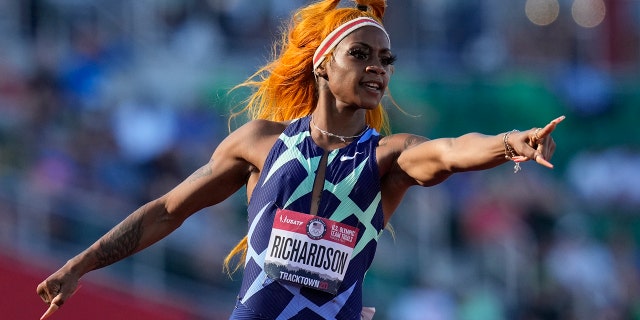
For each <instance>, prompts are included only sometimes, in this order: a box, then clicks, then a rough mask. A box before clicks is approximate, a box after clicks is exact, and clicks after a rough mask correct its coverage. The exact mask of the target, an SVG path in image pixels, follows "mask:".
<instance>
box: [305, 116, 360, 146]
mask: <svg viewBox="0 0 640 320" xmlns="http://www.w3.org/2000/svg"><path fill="white" fill-rule="evenodd" d="M310 123H311V127H312V128H313V129H315V130H317V131H318V132H320V134H322V135H323V136H326V137H327V138H334V139H338V140H340V141H341V142H347V141H351V140H354V139H357V138H359V137H360V136H362V134H363V133H364V132H365V131H367V129H369V126H368V125H366V124H365V125H364V127H362V126H361V127H360V129H359V131H357V133H355V134H345V135H342V134H338V133H334V132H331V131H329V130H325V129H323V128H322V127H320V126H318V124H316V122H315V119H314V117H313V115H312V116H311V121H310ZM325 123H326V122H325Z"/></svg>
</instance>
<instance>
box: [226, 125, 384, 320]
mask: <svg viewBox="0 0 640 320" xmlns="http://www.w3.org/2000/svg"><path fill="white" fill-rule="evenodd" d="M309 123H310V117H304V118H300V119H297V120H294V121H293V122H292V123H291V124H290V125H289V126H288V127H287V128H286V129H285V130H284V132H283V133H282V134H281V135H280V136H279V138H278V140H277V141H276V143H275V144H274V146H273V148H272V149H271V151H270V152H269V155H268V156H267V160H266V163H265V165H264V168H263V170H262V172H261V175H260V179H259V181H258V183H257V185H256V187H255V189H254V190H253V194H252V196H251V199H250V202H249V207H248V215H249V219H248V220H249V221H248V222H249V230H248V253H247V258H246V261H245V269H244V273H243V281H242V287H241V290H240V294H239V296H238V304H237V308H241V309H242V310H236V311H238V312H234V314H232V316H231V318H232V319H305V320H313V319H345V320H355V319H360V313H361V309H362V281H363V279H364V276H365V273H366V271H367V270H368V268H369V266H370V265H371V262H372V260H373V257H374V255H375V251H376V247H377V240H378V237H379V236H380V234H381V232H382V230H383V225H384V223H383V213H382V206H381V193H380V178H379V173H378V166H377V162H376V157H375V155H376V147H377V146H378V141H379V138H380V136H379V134H378V132H377V131H376V130H375V129H371V128H370V129H368V130H366V131H365V132H364V133H363V134H362V135H361V136H360V137H359V138H358V139H356V140H354V141H352V142H351V143H350V144H349V145H348V146H346V147H344V148H341V149H336V150H333V151H331V152H330V153H329V154H328V159H327V168H326V172H325V181H324V188H323V190H322V195H321V198H320V204H319V208H318V216H321V217H324V218H328V219H331V220H334V221H338V222H341V223H344V224H347V225H350V226H354V227H357V228H358V229H359V232H358V235H357V242H356V245H355V248H354V251H353V254H352V258H351V261H350V263H349V265H348V268H347V272H346V274H345V278H344V280H343V282H342V283H341V285H340V287H339V289H338V292H337V294H335V295H333V294H330V293H325V292H322V291H318V290H315V289H311V288H306V287H302V286H299V285H296V284H290V283H287V282H280V281H278V280H273V279H271V278H269V277H268V276H267V275H266V273H265V271H264V269H263V266H264V260H265V255H266V251H267V250H266V249H267V246H268V242H269V238H270V236H271V229H272V226H273V223H274V216H275V213H276V210H277V209H278V208H280V209H288V210H293V211H297V212H303V213H308V212H309V211H310V208H311V200H312V199H311V193H312V189H313V185H314V179H315V178H316V172H317V170H318V166H319V164H320V159H321V158H322V155H323V153H324V150H323V149H322V148H320V147H318V146H317V145H316V144H315V142H314V141H313V140H312V138H311V135H310V130H309ZM243 314H245V315H251V316H247V317H245V316H243Z"/></svg>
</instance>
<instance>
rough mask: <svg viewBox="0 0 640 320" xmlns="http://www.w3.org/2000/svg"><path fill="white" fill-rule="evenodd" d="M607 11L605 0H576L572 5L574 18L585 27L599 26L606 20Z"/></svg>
mask: <svg viewBox="0 0 640 320" xmlns="http://www.w3.org/2000/svg"><path fill="white" fill-rule="evenodd" d="M606 12H607V7H606V5H605V3H604V1H603V0H575V1H574V2H573V5H572V6H571V15H572V16H573V20H574V21H575V22H576V23H577V24H578V25H580V26H581V27H585V28H593V27H596V26H598V25H599V24H600V23H601V22H602V21H603V20H604V18H605V16H606Z"/></svg>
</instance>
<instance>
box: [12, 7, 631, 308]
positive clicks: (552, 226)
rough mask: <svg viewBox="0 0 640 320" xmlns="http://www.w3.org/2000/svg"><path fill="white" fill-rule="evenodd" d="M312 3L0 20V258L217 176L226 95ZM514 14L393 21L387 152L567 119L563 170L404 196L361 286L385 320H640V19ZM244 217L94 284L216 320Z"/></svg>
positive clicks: (67, 10)
mask: <svg viewBox="0 0 640 320" xmlns="http://www.w3.org/2000/svg"><path fill="white" fill-rule="evenodd" d="M304 2H305V1H301V0H297V1H296V0H288V1H282V0H271V1H248V0H237V1H216V0H209V1H195V0H194V1H189V0H163V1H134V2H128V1H109V2H104V1H103V2H100V1H89V0H85V1H81V0H73V1H72V0H48V1H47V0H29V1H0V114H1V115H2V116H1V117H0V247H3V248H11V251H17V252H21V253H23V254H24V255H25V256H27V257H28V258H30V259H34V260H33V261H34V263H37V262H38V261H48V262H49V263H50V262H51V261H54V262H55V263H58V264H61V263H64V260H66V259H68V258H70V257H72V256H73V255H75V254H76V253H77V252H78V251H79V250H81V249H83V248H85V247H87V246H88V245H90V244H91V243H92V242H93V241H95V240H96V239H97V238H98V237H99V236H101V235H102V234H103V233H104V232H106V231H107V230H109V229H110V228H111V227H112V226H113V225H114V224H115V223H117V222H118V221H120V220H121V219H123V218H124V217H125V216H126V215H127V214H129V213H130V212H131V211H132V210H134V209H135V208H137V207H138V206H139V205H141V204H143V203H144V202H146V201H149V200H151V199H154V198H156V197H158V196H159V195H161V194H163V193H164V192H166V191H168V190H169V189H170V188H171V187H173V186H174V185H176V184H177V183H179V182H180V181H181V180H182V179H184V178H185V177H187V176H188V175H189V174H190V173H191V172H192V171H193V170H195V169H196V168H198V167H199V166H200V165H201V164H203V163H205V162H206V161H207V160H208V159H209V157H210V155H211V153H212V151H213V150H214V148H215V146H216V145H217V143H219V142H220V140H221V139H222V138H223V137H224V136H225V135H226V134H227V133H228V131H229V130H230V129H231V130H232V129H233V128H234V127H235V126H237V124H236V123H229V122H228V121H227V120H228V116H229V114H230V108H232V107H233V106H234V105H237V103H238V102H237V100H236V99H235V98H234V95H227V91H228V89H230V88H231V87H232V86H233V85H234V84H236V83H238V82H239V81H241V80H242V79H243V78H245V77H247V76H248V75H250V74H251V73H252V71H254V70H255V69H256V67H258V66H259V65H260V64H261V63H262V62H263V61H264V59H265V58H266V57H267V56H268V55H269V52H270V50H271V45H270V43H271V41H273V39H275V38H277V32H278V31H279V29H278V26H279V23H280V22H281V19H283V18H286V17H287V14H288V13H289V12H290V11H291V10H292V9H293V8H295V7H297V6H298V5H300V4H302V3H304ZM521 2H522V3H521ZM565 2H569V1H564V2H563V1H561V2H560V3H561V4H562V5H564V7H568V5H567V4H566V3H565ZM509 3H510V4H508V5H507V4H504V2H502V1H479V0H477V1H462V0H460V1H449V2H444V1H420V0H412V1H403V2H402V6H400V5H398V4H397V3H395V2H394V1H389V9H388V22H387V25H388V29H389V31H390V33H391V35H392V38H393V40H394V41H393V42H392V43H393V45H394V50H395V51H396V52H397V53H398V56H399V58H400V59H399V62H398V63H397V66H396V74H395V75H394V77H396V78H397V79H394V80H392V85H391V93H392V94H393V95H394V98H395V99H396V100H397V101H399V102H400V105H401V106H402V107H403V108H405V107H406V109H405V110H406V111H407V113H403V112H401V111H399V110H396V109H393V107H390V112H391V118H392V129H393V131H394V132H400V131H408V132H415V133H418V134H423V135H427V136H430V137H434V136H441V135H448V136H450V135H457V134H461V133H464V132H466V131H481V132H485V133H489V134H497V133H499V132H504V131H506V130H510V129H512V127H518V126H520V127H525V128H526V127H531V126H536V125H537V126H539V125H542V124H544V123H546V121H549V120H551V119H553V118H554V117H555V116H557V115H559V113H562V114H566V115H567V116H568V119H567V121H565V122H566V123H563V124H562V125H561V127H559V128H558V134H557V136H556V140H557V143H558V146H559V149H558V151H557V153H558V154H557V159H558V160H557V162H555V161H554V162H555V163H556V167H557V169H555V170H553V171H550V170H546V169H543V168H539V167H537V166H535V165H533V164H525V166H524V167H525V168H524V169H525V170H524V171H523V172H521V173H518V174H513V171H512V169H511V167H510V166H508V165H506V166H502V167H499V168H496V169H493V170H491V171H488V172H478V173H465V174H460V175H458V176H454V177H452V178H451V179H449V180H448V181H446V182H445V183H443V184H442V185H439V186H437V187H433V188H425V189H422V188H416V189H413V190H411V191H410V193H409V194H408V195H407V199H406V201H405V202H404V203H403V204H402V205H401V207H400V208H399V209H398V212H397V214H396V215H395V216H394V218H393V219H392V221H391V225H392V230H393V231H389V232H386V233H385V234H384V235H383V236H382V240H381V242H380V247H379V249H378V250H379V251H378V257H377V259H376V260H375V262H374V266H373V268H372V269H371V271H370V272H369V274H368V276H367V284H366V286H367V287H368V289H370V290H366V291H365V292H369V293H368V294H366V295H365V302H366V303H368V304H372V305H375V306H376V307H377V308H378V310H379V312H378V315H377V316H376V319H378V318H380V319H385V318H387V319H409V320H410V319H423V320H436V319H438V320H440V319H442V320H446V319H461V320H475V319H478V320H480V319H482V320H485V319H498V320H499V319H522V320H534V319H543V320H556V319H558V320H559V319H563V320H564V319H580V320H583V319H598V320H599V319H607V320H610V319H613V320H616V319H640V247H639V245H640V129H638V126H637V123H636V122H637V120H638V119H640V107H639V106H640V92H638V89H637V88H638V85H640V49H639V48H640V24H639V23H638V21H640V2H637V1H624V0H615V1H614V0H611V1H608V2H606V3H607V4H608V9H609V11H608V16H607V18H606V19H605V23H606V26H601V27H598V28H594V29H584V30H583V29H580V28H578V27H575V26H573V25H572V24H571V22H570V21H569V19H564V20H563V19H559V20H558V21H556V23H554V24H552V25H550V26H547V27H540V26H535V25H533V24H531V23H530V22H529V21H527V20H526V18H524V13H523V12H521V11H522V10H523V9H522V8H520V7H523V3H524V1H515V2H509ZM407 17H408V18H407ZM423 17H424V18H423ZM614 32H624V36H621V35H619V34H617V33H614ZM396 48H397V49H396ZM532 79H533V80H532ZM393 81H395V82H393ZM541 83H542V85H541ZM414 115H419V116H418V117H414ZM563 126H564V127H563ZM246 202H247V199H246V197H244V194H243V193H242V192H239V194H238V195H236V196H234V197H232V198H231V199H229V200H228V201H225V202H224V203H222V204H220V205H218V206H216V207H213V208H209V209H206V210H203V211H205V212H203V213H199V214H197V215H195V216H193V217H192V218H191V219H189V220H188V221H187V222H186V223H185V224H184V225H183V226H182V227H181V228H180V229H179V230H178V231H176V232H175V233H174V234H172V235H171V236H170V237H169V238H167V239H166V240H165V241H162V242H161V243H159V244H158V245H156V246H154V247H152V248H150V249H149V250H147V251H145V252H143V253H141V254H139V255H137V256H135V257H132V258H130V259H128V260H126V261H123V262H121V263H119V264H117V265H114V266H112V267H109V268H107V269H105V270H104V271H101V272H104V273H106V274H109V275H111V276H113V277H116V278H118V279H122V280H123V281H124V282H127V283H130V284H131V288H132V289H131V290H133V291H134V292H135V290H141V291H142V290H146V289H148V288H153V290H165V291H167V292H168V291H169V290H170V291H171V292H172V293H178V294H181V295H183V296H184V297H185V299H188V300H192V301H195V303H196V305H198V306H200V308H201V310H199V311H197V312H198V313H200V314H201V315H202V316H203V317H213V316H212V315H213V314H224V313H226V312H228V311H230V310H231V306H232V305H233V303H234V296H235V294H236V291H237V287H238V286H239V283H238V281H237V279H235V280H236V281H232V280H230V279H229V278H228V276H227V275H225V274H223V273H222V268H221V261H222V258H223V257H224V255H225V254H226V253H227V252H228V250H229V249H230V248H231V247H232V246H233V244H235V243H236V242H237V241H238V240H239V238H240V237H241V236H242V235H244V234H245V233H246V232H245V228H246V213H245V209H246ZM0 258H1V257H0ZM57 266H58V265H47V266H46V267H48V268H52V269H53V268H56V267H57ZM236 278H239V277H236ZM34 289H35V287H34Z"/></svg>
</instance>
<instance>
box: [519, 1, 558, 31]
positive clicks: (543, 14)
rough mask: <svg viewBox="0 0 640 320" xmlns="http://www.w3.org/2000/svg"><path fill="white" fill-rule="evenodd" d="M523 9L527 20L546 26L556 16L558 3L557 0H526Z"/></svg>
mask: <svg viewBox="0 0 640 320" xmlns="http://www.w3.org/2000/svg"><path fill="white" fill-rule="evenodd" d="M524 10H525V14H526V15H527V19H529V21H531V22H532V23H534V24H536V25H539V26H546V25H549V24H551V23H553V22H554V21H555V20H556V19H557V18H558V14H559V13H560V4H559V3H558V1H557V0H527V3H526V5H525V9H524Z"/></svg>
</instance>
